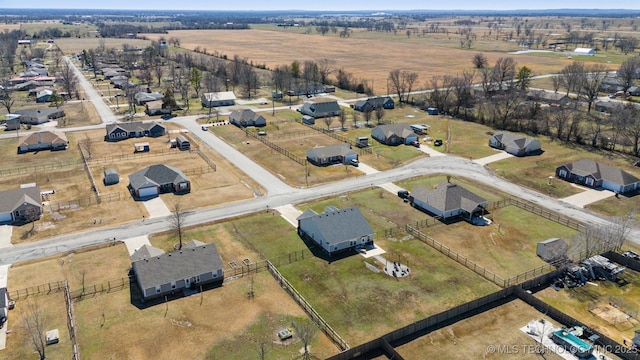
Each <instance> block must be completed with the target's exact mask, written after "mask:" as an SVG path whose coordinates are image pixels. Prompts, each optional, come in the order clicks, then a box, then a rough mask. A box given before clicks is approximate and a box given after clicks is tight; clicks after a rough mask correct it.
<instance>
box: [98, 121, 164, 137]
mask: <svg viewBox="0 0 640 360" xmlns="http://www.w3.org/2000/svg"><path fill="white" fill-rule="evenodd" d="M156 125H157V126H160V127H162V128H163V129H164V126H162V125H160V124H158V123H157V122H155V121H150V122H142V121H133V122H123V123H112V124H107V125H106V129H107V134H110V133H111V132H113V130H115V129H117V128H120V129H122V130H124V131H126V132H128V133H132V132H138V131H140V132H144V131H150V130H151V129H152V128H153V127H154V126H156Z"/></svg>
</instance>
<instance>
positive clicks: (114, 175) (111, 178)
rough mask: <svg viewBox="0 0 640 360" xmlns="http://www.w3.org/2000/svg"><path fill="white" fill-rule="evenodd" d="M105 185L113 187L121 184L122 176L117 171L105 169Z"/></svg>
mask: <svg viewBox="0 0 640 360" xmlns="http://www.w3.org/2000/svg"><path fill="white" fill-rule="evenodd" d="M103 181H104V185H105V186H108V185H113V184H117V183H119V182H120V174H118V171H117V170H116V169H105V170H104V180H103Z"/></svg>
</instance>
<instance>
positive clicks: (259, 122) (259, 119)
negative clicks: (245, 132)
mask: <svg viewBox="0 0 640 360" xmlns="http://www.w3.org/2000/svg"><path fill="white" fill-rule="evenodd" d="M229 122H230V123H232V124H233V125H235V126H237V127H246V126H257V127H261V126H266V125H267V119H265V118H264V116H262V115H260V114H258V113H256V112H255V111H253V110H251V109H242V110H234V111H232V112H231V114H230V115H229Z"/></svg>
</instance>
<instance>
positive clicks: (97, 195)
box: [78, 140, 100, 204]
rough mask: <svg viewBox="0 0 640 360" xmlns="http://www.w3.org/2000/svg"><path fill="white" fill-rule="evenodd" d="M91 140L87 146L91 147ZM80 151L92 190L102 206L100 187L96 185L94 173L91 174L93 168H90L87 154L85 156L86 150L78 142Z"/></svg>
mask: <svg viewBox="0 0 640 360" xmlns="http://www.w3.org/2000/svg"><path fill="white" fill-rule="evenodd" d="M88 141H89V140H87V142H85V144H87V146H91V143H90V142H88ZM78 149H80V155H81V156H82V162H83V164H84V169H85V171H86V172H87V175H88V176H89V181H90V182H91V190H93V192H94V194H95V196H96V202H97V203H98V204H100V192H99V191H98V185H96V181H95V179H94V178H93V173H92V172H91V168H89V162H88V158H90V156H89V157H87V156H86V155H85V154H84V149H83V148H82V146H81V145H80V142H78Z"/></svg>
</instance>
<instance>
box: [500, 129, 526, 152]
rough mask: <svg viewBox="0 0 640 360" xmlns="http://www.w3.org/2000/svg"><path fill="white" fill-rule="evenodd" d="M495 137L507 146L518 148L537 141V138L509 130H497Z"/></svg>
mask: <svg viewBox="0 0 640 360" xmlns="http://www.w3.org/2000/svg"><path fill="white" fill-rule="evenodd" d="M493 137H494V138H496V139H497V140H498V141H499V142H501V143H502V144H503V145H504V146H505V147H516V148H518V149H524V148H526V147H527V146H529V144H531V143H532V142H534V141H536V140H535V139H532V138H528V137H526V136H522V135H518V134H514V133H510V132H507V131H501V132H497V133H495V134H494V135H493Z"/></svg>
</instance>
